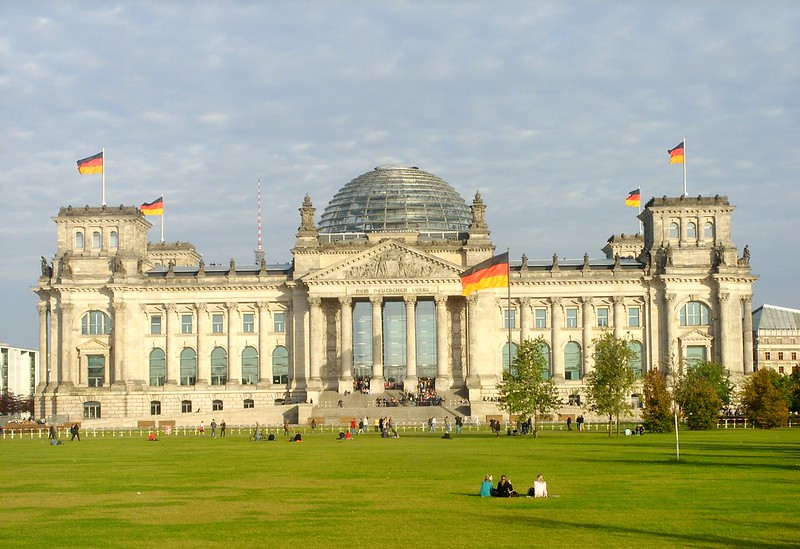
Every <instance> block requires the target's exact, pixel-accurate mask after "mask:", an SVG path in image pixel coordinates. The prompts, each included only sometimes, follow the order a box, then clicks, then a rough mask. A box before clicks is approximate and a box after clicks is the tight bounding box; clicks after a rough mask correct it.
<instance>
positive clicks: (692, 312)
mask: <svg viewBox="0 0 800 549" xmlns="http://www.w3.org/2000/svg"><path fill="white" fill-rule="evenodd" d="M708 319H709V314H708V306H707V305H706V304H705V303H701V302H699V301H690V302H689V303H687V304H686V305H684V306H683V307H681V311H680V323H681V326H708V324H709V320H708Z"/></svg>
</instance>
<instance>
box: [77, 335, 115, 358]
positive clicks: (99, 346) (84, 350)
mask: <svg viewBox="0 0 800 549" xmlns="http://www.w3.org/2000/svg"><path fill="white" fill-rule="evenodd" d="M77 348H78V351H79V352H80V353H81V354H84V355H85V354H91V353H98V354H103V353H107V352H108V351H109V350H110V349H111V347H110V346H109V345H108V344H107V343H104V342H102V341H100V340H99V339H97V338H92V339H90V340H89V341H86V342H84V343H81V344H80V345H78V347H77Z"/></svg>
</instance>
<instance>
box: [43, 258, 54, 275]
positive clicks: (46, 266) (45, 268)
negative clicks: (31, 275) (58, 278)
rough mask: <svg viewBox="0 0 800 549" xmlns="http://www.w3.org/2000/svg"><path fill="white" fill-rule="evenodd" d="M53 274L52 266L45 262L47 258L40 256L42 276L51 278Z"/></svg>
mask: <svg viewBox="0 0 800 549" xmlns="http://www.w3.org/2000/svg"><path fill="white" fill-rule="evenodd" d="M52 276H53V267H52V266H50V265H49V264H48V263H47V259H45V257H44V256H42V277H43V278H51V277H52Z"/></svg>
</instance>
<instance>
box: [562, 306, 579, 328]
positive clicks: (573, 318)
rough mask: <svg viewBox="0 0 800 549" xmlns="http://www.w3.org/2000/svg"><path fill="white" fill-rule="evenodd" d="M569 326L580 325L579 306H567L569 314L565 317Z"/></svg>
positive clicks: (575, 326)
mask: <svg viewBox="0 0 800 549" xmlns="http://www.w3.org/2000/svg"><path fill="white" fill-rule="evenodd" d="M565 320H566V323H567V328H577V327H578V309H577V307H567V314H566V317H565Z"/></svg>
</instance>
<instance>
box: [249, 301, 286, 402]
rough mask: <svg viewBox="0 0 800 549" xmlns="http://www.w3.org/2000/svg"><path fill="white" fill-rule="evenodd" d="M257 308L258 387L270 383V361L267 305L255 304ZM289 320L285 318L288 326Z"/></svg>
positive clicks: (260, 302)
mask: <svg viewBox="0 0 800 549" xmlns="http://www.w3.org/2000/svg"><path fill="white" fill-rule="evenodd" d="M256 307H258V385H259V386H263V385H264V384H271V383H272V361H271V360H269V354H268V353H267V347H268V346H269V343H268V340H267V334H268V333H269V332H271V331H272V330H271V329H270V328H271V326H270V322H269V305H268V304H267V303H266V302H265V301H259V302H258V303H256ZM290 320H291V319H289V318H288V315H287V318H286V324H287V325H288V324H289V322H290Z"/></svg>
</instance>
